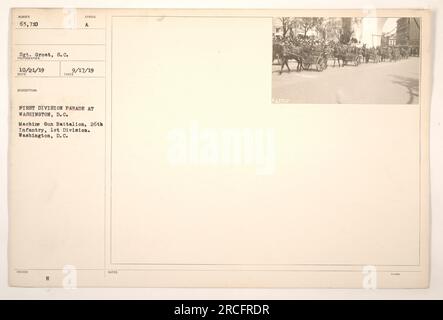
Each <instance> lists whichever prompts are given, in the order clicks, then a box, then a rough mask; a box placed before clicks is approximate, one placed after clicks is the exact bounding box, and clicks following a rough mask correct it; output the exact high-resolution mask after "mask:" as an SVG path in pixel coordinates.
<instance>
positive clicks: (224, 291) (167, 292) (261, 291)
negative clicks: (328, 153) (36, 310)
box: [9, 3, 439, 298]
mask: <svg viewBox="0 0 443 320" xmlns="http://www.w3.org/2000/svg"><path fill="white" fill-rule="evenodd" d="M403 4H404V3H403ZM76 5H77V6H78V4H76ZM437 219H438V216H437ZM434 222H435V218H434ZM434 234H435V232H434ZM437 237H438V232H437ZM437 239H438V238H437ZM437 243H438V242H437ZM437 248H438V247H437ZM434 250H435V245H434ZM438 261H439V260H438V256H437V263H438ZM433 262H434V263H435V261H433ZM435 270H438V269H436V268H434V274H435V272H436V271H435ZM437 276H438V273H437ZM437 279H438V278H437ZM431 286H432V284H431ZM431 290H432V287H431V289H430V290H427V291H426V292H430V291H431ZM80 291H82V292H92V291H87V290H86V291H84V290H79V291H77V292H80ZM9 292H11V293H12V292H17V293H19V292H23V291H16V290H15V289H9ZM53 292H56V291H53ZM59 292H60V291H59ZM61 292H63V291H61ZM133 292H134V294H136V292H145V293H150V294H156V293H157V294H158V293H159V292H161V290H160V291H158V290H157V291H156V290H148V291H146V290H144V291H133ZM163 292H164V293H166V294H172V295H171V296H170V297H173V295H174V294H180V293H182V292H183V290H179V291H168V290H163ZM202 292H204V293H206V294H207V292H212V293H214V294H217V291H216V290H215V291H214V290H210V291H202V290H197V291H188V294H189V293H191V296H189V295H188V296H187V297H196V296H192V294H194V295H195V294H197V295H198V294H199V293H202ZM226 292H235V291H229V290H223V291H219V292H218V294H220V293H221V294H223V293H226ZM237 292H238V291H237ZM241 292H244V293H248V294H253V295H252V296H248V297H258V296H261V297H265V296H263V294H268V295H269V294H272V292H274V294H276V296H275V297H280V298H281V296H280V295H279V293H280V294H281V293H285V292H286V294H290V293H291V292H293V294H294V291H284V290H283V291H282V290H273V291H267V290H260V291H250V290H241ZM338 293H343V292H338ZM74 294H75V293H74ZM238 294H241V293H238ZM254 294H255V295H254ZM295 294H296V292H295ZM323 294H325V293H323ZM345 294H346V293H345ZM357 295H358V294H357ZM206 297H207V296H206ZM231 297H234V296H231ZM237 297H238V295H237ZM288 297H290V295H289V296H288Z"/></svg>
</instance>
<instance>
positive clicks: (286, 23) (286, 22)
mask: <svg viewBox="0 0 443 320" xmlns="http://www.w3.org/2000/svg"><path fill="white" fill-rule="evenodd" d="M280 21H281V26H282V36H283V39H284V38H286V34H287V33H288V31H289V29H290V28H291V24H292V23H291V18H288V17H282V18H280Z"/></svg>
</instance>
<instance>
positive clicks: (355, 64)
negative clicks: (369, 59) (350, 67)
mask: <svg viewBox="0 0 443 320" xmlns="http://www.w3.org/2000/svg"><path fill="white" fill-rule="evenodd" d="M358 64H359V57H358V56H356V57H355V59H354V66H358Z"/></svg>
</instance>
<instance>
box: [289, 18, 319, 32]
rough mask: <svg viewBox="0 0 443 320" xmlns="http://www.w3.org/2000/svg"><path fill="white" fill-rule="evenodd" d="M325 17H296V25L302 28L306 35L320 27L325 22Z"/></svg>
mask: <svg viewBox="0 0 443 320" xmlns="http://www.w3.org/2000/svg"><path fill="white" fill-rule="evenodd" d="M323 20H324V18H295V19H294V23H295V26H296V27H298V28H300V29H302V31H303V36H305V37H306V34H307V33H308V31H310V30H313V29H315V28H316V27H319V26H320V25H321V24H322V23H323Z"/></svg>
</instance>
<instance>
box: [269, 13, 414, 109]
mask: <svg viewBox="0 0 443 320" xmlns="http://www.w3.org/2000/svg"><path fill="white" fill-rule="evenodd" d="M272 37H273V38H272V101H273V103H301V104H417V103H418V102H419V91H420V90H419V88H420V87H419V81H420V18H415V17H402V18H382V17H377V18H375V17H344V18H337V17H333V18H328V17H278V18H273V30H272Z"/></svg>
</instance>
